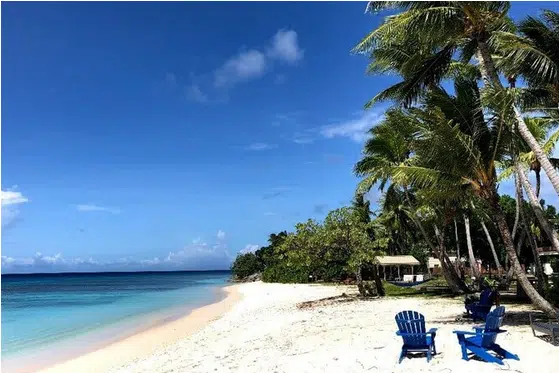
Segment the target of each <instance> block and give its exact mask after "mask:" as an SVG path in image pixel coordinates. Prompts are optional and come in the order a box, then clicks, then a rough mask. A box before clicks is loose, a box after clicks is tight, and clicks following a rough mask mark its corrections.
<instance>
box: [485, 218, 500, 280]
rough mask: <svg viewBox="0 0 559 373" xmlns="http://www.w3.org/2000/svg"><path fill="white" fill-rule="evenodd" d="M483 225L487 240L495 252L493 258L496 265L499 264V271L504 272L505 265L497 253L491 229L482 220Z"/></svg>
mask: <svg viewBox="0 0 559 373" xmlns="http://www.w3.org/2000/svg"><path fill="white" fill-rule="evenodd" d="M481 227H482V228H483V231H484V232H485V236H486V237H487V241H489V246H490V247H491V253H493V259H494V260H495V265H496V266H497V271H499V273H502V272H503V267H501V262H500V261H499V256H498V255H497V251H495V245H493V240H492V239H491V235H490V234H489V230H488V229H487V226H486V225H485V223H484V222H483V221H482V222H481Z"/></svg>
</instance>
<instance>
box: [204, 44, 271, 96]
mask: <svg viewBox="0 0 559 373" xmlns="http://www.w3.org/2000/svg"><path fill="white" fill-rule="evenodd" d="M265 71H266V56H265V55H264V54H263V53H262V52H260V51H257V50H256V49H251V50H248V51H243V52H241V53H239V54H237V55H236V56H233V57H231V58H230V59H229V60H227V61H226V62H225V63H224V64H223V66H221V67H220V68H219V69H217V70H216V71H215V79H214V85H215V86H216V87H226V86H232V85H234V84H236V83H239V82H243V81H246V80H250V79H253V78H258V77H260V76H262V75H264V73H265Z"/></svg>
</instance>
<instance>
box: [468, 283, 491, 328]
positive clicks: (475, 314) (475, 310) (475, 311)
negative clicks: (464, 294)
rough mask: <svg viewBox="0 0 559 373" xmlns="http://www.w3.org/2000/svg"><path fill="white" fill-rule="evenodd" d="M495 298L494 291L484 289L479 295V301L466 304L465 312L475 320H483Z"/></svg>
mask: <svg viewBox="0 0 559 373" xmlns="http://www.w3.org/2000/svg"><path fill="white" fill-rule="evenodd" d="M494 300H495V292H494V291H492V290H491V289H485V290H483V291H482V292H481V294H480V296H479V302H473V303H469V304H466V305H465V307H466V314H467V316H468V317H471V318H472V319H473V320H474V321H475V320H484V321H485V318H486V317H487V314H488V313H489V311H490V310H491V307H492V306H493V301H494Z"/></svg>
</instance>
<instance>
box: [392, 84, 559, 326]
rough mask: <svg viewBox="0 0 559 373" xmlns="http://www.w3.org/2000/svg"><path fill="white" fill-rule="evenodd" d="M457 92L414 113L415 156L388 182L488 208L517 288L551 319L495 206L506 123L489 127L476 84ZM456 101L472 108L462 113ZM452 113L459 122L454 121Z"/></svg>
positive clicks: (433, 96) (439, 93) (431, 97)
mask: <svg viewBox="0 0 559 373" xmlns="http://www.w3.org/2000/svg"><path fill="white" fill-rule="evenodd" d="M455 92H456V95H457V96H456V97H452V96H450V95H448V94H447V93H446V92H444V91H443V90H442V89H440V88H439V89H437V90H433V91H432V92H431V93H429V94H428V95H427V97H426V99H425V103H424V104H423V105H422V106H421V108H416V109H414V110H413V115H414V116H415V118H417V120H418V122H419V125H418V131H417V133H416V136H415V139H414V141H413V145H412V148H413V149H414V153H413V155H412V156H411V157H410V158H409V160H408V161H407V162H406V163H405V164H403V165H400V166H396V167H393V170H392V175H393V176H392V179H393V180H394V182H395V183H400V184H407V185H410V186H411V187H413V188H416V189H417V190H419V191H420V193H421V194H422V195H424V196H426V197H427V198H429V199H430V200H433V201H436V200H438V201H441V203H446V204H455V205H456V204H457V205H465V204H466V203H468V201H472V200H480V201H481V202H482V203H483V204H484V205H486V206H488V208H489V209H490V211H491V213H492V216H493V217H494V219H495V220H496V225H497V227H498V229H499V232H500V233H501V237H502V239H503V243H504V246H505V248H506V250H507V253H508V255H509V258H510V261H511V264H512V266H513V267H514V272H515V273H516V276H517V279H518V282H519V283H520V285H521V286H522V288H523V289H524V291H525V292H526V294H527V295H528V296H529V297H530V299H531V300H532V302H533V303H534V304H535V305H536V306H537V307H539V308H540V309H542V310H543V311H545V312H546V313H547V314H549V315H555V314H556V312H557V310H555V308H554V307H553V306H552V305H551V304H550V303H549V302H547V301H546V300H545V299H544V298H543V297H542V296H541V295H540V294H539V293H538V292H537V290H536V289H535V288H534V287H533V285H532V284H531V283H530V281H529V280H528V278H527V276H526V273H525V272H524V270H523V269H522V267H521V265H520V262H519V260H518V256H517V253H516V250H515V248H514V244H513V241H512V238H511V234H510V231H509V228H508V226H507V222H506V219H505V215H504V213H503V211H502V210H501V206H500V204H499V195H498V193H497V173H496V170H495V161H496V160H501V159H503V157H505V155H506V154H507V150H508V147H507V146H505V145H506V141H503V136H502V132H503V126H504V124H503V123H504V121H503V120H499V118H498V116H496V117H495V118H492V119H491V120H489V121H488V120H486V118H485V117H484V116H483V115H482V114H481V101H480V94H479V91H478V88H477V84H476V82H475V81H459V80H458V81H456V82H455ZM461 96H467V97H461ZM457 101H460V102H469V103H471V106H469V107H460V106H458V105H456V102H457ZM456 107H460V108H461V113H462V114H463V116H459V117H456V116H452V113H453V112H455V110H456V109H455V108H456ZM468 112H469V114H467V113H468ZM504 144H505V145H504Z"/></svg>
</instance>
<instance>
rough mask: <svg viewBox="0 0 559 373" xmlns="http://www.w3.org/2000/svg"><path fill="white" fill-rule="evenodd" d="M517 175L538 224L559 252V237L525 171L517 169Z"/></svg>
mask: <svg viewBox="0 0 559 373" xmlns="http://www.w3.org/2000/svg"><path fill="white" fill-rule="evenodd" d="M516 174H517V175H518V178H519V179H520V182H521V183H522V186H523V187H524V190H525V191H526V194H527V195H528V201H529V202H530V206H532V209H533V210H534V214H535V215H536V218H537V219H538V222H539V223H540V225H541V227H542V228H543V230H544V232H545V234H546V235H547V237H548V238H549V240H550V241H551V246H552V247H553V249H554V250H555V251H559V237H558V236H557V232H555V230H554V229H553V228H552V227H551V224H549V221H548V220H547V218H546V217H545V215H544V212H543V209H542V206H541V205H540V202H539V201H538V197H536V194H535V193H534V190H533V189H532V186H531V185H530V182H529V181H528V177H527V176H526V174H525V173H524V170H523V169H521V168H520V167H516Z"/></svg>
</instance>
